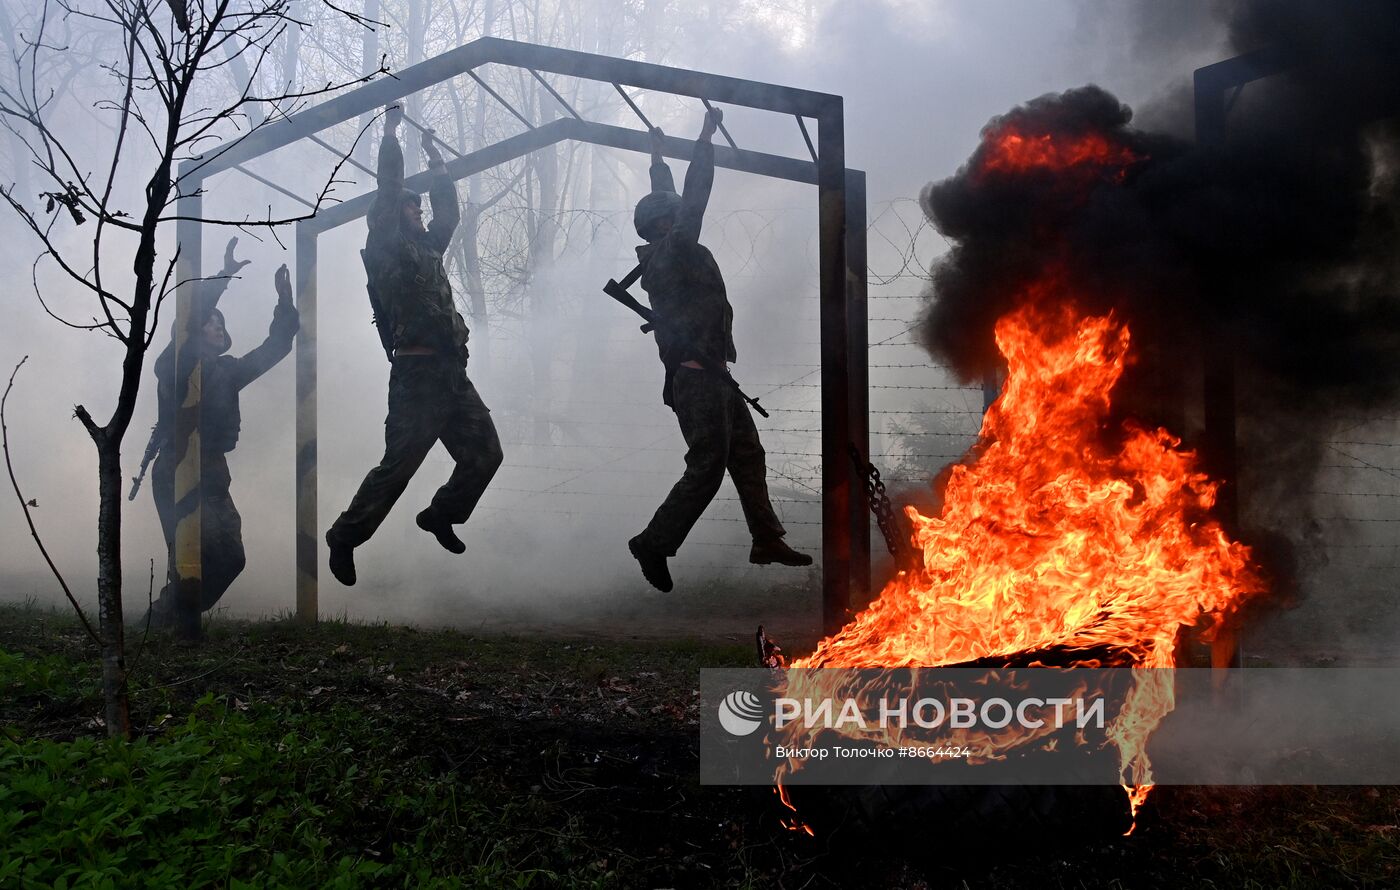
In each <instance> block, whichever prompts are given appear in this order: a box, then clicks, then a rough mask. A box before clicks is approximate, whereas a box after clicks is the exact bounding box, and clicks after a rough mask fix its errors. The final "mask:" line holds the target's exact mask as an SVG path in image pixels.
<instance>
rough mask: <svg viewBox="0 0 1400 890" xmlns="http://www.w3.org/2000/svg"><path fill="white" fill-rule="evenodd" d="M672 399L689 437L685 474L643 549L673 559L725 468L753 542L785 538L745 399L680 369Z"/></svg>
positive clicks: (718, 383)
mask: <svg viewBox="0 0 1400 890" xmlns="http://www.w3.org/2000/svg"><path fill="white" fill-rule="evenodd" d="M671 401H672V407H673V408H674V409H675V411H676V420H677V421H679V422H680V425H681V435H682V436H684V437H685V444H686V452H685V473H684V475H682V476H681V478H680V481H679V482H677V483H676V484H675V485H674V486H672V488H671V493H670V494H668V495H667V496H666V500H665V501H663V502H662V504H661V506H660V507H659V508H657V510H656V515H654V516H652V518H651V522H650V523H649V524H648V525H647V527H646V530H645V531H643V532H642V535H641V541H640V543H641V544H642V546H644V547H646V548H647V549H648V550H652V551H654V552H656V553H661V554H664V555H666V556H675V555H676V551H677V550H679V549H680V546H681V543H682V542H683V541H685V537H686V535H688V534H690V530H691V528H693V527H694V526H695V523H696V522H697V521H698V520H699V519H700V514H701V513H704V512H705V508H706V507H708V506H709V505H710V501H712V500H714V497H715V494H716V493H717V492H718V491H719V486H720V483H721V482H723V481H724V472H725V470H728V471H729V477H730V478H731V479H733V480H734V487H735V488H736V489H738V491H739V504H740V505H741V506H742V507H743V509H744V521H745V522H747V523H748V526H749V534H751V535H752V536H753V539H754V540H755V541H772V540H777V539H778V538H781V537H782V536H783V535H784V534H786V531H785V530H784V529H783V524H782V522H781V521H779V519H778V516H777V514H776V513H774V512H773V504H772V502H771V501H770V500H769V498H768V478H767V477H768V468H767V465H766V463H765V461H764V453H763V443H762V442H760V441H759V440H758V428H757V427H755V426H754V422H753V416H752V415H751V414H749V406H748V405H747V404H745V403H744V400H743V399H741V398H740V397H739V395H738V394H737V393H736V392H734V390H733V389H732V388H731V387H730V386H729V385H728V384H726V383H725V382H724V381H723V380H721V379H720V378H718V377H716V376H715V375H713V374H711V373H709V372H708V371H700V370H696V369H694V368H685V367H681V368H677V369H676V373H675V377H674V379H673V381H672V383H671Z"/></svg>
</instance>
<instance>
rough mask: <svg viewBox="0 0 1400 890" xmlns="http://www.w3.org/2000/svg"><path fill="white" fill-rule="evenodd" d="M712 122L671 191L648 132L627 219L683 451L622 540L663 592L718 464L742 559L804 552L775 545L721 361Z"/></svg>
mask: <svg viewBox="0 0 1400 890" xmlns="http://www.w3.org/2000/svg"><path fill="white" fill-rule="evenodd" d="M721 119H722V114H721V112H720V111H719V110H718V109H710V110H708V111H707V113H706V115H705V123H704V125H703V126H702V127H701V130H700V138H699V141H698V142H696V144H695V154H694V156H693V157H692V158H691V162H690V168H689V169H688V170H687V171H686V175H685V191H684V193H683V194H680V195H678V194H676V187H675V180H674V179H673V178H672V176H671V170H670V168H669V167H667V166H666V162H665V160H663V159H662V156H661V147H662V141H661V140H662V133H661V131H660V130H658V129H655V128H653V129H652V131H651V132H652V158H651V187H652V191H651V194H649V195H647V196H646V197H644V198H642V200H641V201H640V202H638V204H637V209H636V212H635V214H634V216H633V222H634V224H635V226H636V229H637V234H638V235H640V236H641V237H642V238H643V239H644V240H645V241H646V242H647V243H646V244H644V245H642V246H641V247H638V248H637V259H638V261H639V263H640V269H641V283H642V289H643V290H645V291H646V292H647V297H648V298H649V300H650V302H651V308H652V309H653V310H654V312H655V314H656V323H655V325H654V328H655V331H656V345H657V349H658V350H659V352H660V354H661V363H662V365H663V366H664V367H665V369H666V375H665V383H664V385H663V390H662V401H663V402H665V404H667V405H669V406H670V407H671V408H672V410H674V411H675V412H676V420H677V421H678V422H679V423H680V427H681V435H683V436H684V437H685V443H686V447H687V451H686V455H685V465H686V467H685V473H684V474H683V475H682V476H681V478H680V481H678V482H677V483H676V484H675V486H674V487H673V488H672V489H671V493H670V494H669V495H667V496H666V500H665V501H664V502H662V504H661V506H660V507H659V508H658V509H657V511H656V514H655V515H654V516H653V517H652V519H651V522H650V523H649V524H648V525H647V527H646V529H645V530H644V531H643V532H642V533H641V534H639V535H637V536H636V537H634V538H632V539H631V540H630V541H628V542H627V547H628V549H629V550H630V551H631V552H632V555H633V556H634V557H636V559H637V562H638V563H640V564H641V569H642V574H643V576H645V577H646V579H647V580H648V581H649V582H651V584H652V586H654V587H656V588H657V589H658V590H663V591H665V590H670V589H671V587H672V581H671V572H670V569H669V568H668V567H667V565H666V560H667V559H668V558H670V557H672V556H675V555H676V551H677V550H678V549H679V548H680V546H681V544H682V542H684V541H685V538H686V535H687V534H689V533H690V530H691V528H692V527H694V525H695V523H696V521H697V520H699V518H700V514H701V513H703V512H704V510H705V508H706V507H707V506H708V505H709V503H710V501H711V500H713V499H714V496H715V494H716V493H717V492H718V491H719V487H720V483H721V482H723V481H724V473H725V470H728V471H729V475H730V478H732V479H733V480H734V487H735V488H737V489H738V492H739V501H740V503H741V504H742V506H743V509H744V519H745V521H746V522H747V523H748V527H749V533H750V534H751V535H752V536H753V547H752V548H751V549H750V550H749V562H751V563H755V564H758V565H768V564H771V563H781V564H782V565H789V566H805V565H811V564H812V557H810V556H808V555H806V554H804V553H798V552H797V551H795V550H793V549H792V548H791V547H789V546H788V545H787V543H786V542H784V541H783V535H784V534H786V532H785V530H784V529H783V524H782V522H780V521H779V520H778V516H777V514H776V513H774V512H773V505H772V502H771V501H770V500H769V498H768V481H767V467H766V466H765V462H764V452H763V445H762V443H761V442H759V439H758V429H757V428H756V427H755V426H754V421H753V416H752V415H751V414H749V409H748V404H746V402H745V398H744V397H743V394H742V393H740V392H739V391H738V388H737V387H736V386H735V385H734V382H733V378H731V377H729V370H728V369H729V366H728V363H729V362H733V361H735V360H736V358H737V356H736V353H735V351H734V338H733V336H732V333H731V327H732V325H733V320H734V310H733V309H732V308H731V307H730V305H729V298H728V296H727V295H726V293H725V288H724V277H723V276H722V275H721V274H720V270H719V264H718V263H716V262H715V258H714V256H713V255H712V254H711V253H710V251H709V250H708V249H707V248H705V247H704V246H703V245H701V244H700V242H699V238H700V227H701V223H702V222H703V220H704V216H705V207H706V205H707V204H708V203H709V200H710V189H711V187H712V185H713V184H714V177H715V155H714V146H713V144H712V143H711V141H710V139H711V137H712V136H713V135H714V133H715V130H716V129H717V128H718V127H719V125H720V121H721ZM628 277H629V278H631V277H632V276H628Z"/></svg>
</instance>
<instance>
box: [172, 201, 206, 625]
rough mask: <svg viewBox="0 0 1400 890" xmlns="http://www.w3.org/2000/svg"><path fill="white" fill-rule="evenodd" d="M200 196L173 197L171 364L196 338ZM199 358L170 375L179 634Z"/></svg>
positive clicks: (194, 466) (187, 612) (195, 465)
mask: <svg viewBox="0 0 1400 890" xmlns="http://www.w3.org/2000/svg"><path fill="white" fill-rule="evenodd" d="M202 204H203V199H202V198H201V197H200V194H199V184H198V183H195V184H193V185H192V186H191V187H190V188H189V190H188V191H187V192H186V194H185V195H184V196H182V197H181V198H180V199H179V211H180V216H181V219H180V221H179V223H178V224H177V228H176V240H177V242H178V244H179V255H178V258H177V260H176V266H175V279H176V281H178V282H179V286H178V288H177V289H176V294H175V367H176V368H177V369H178V368H180V367H182V366H183V365H184V364H185V361H184V360H183V358H184V356H185V354H186V353H187V352H189V351H191V350H193V351H194V352H195V355H196V356H198V354H199V348H200V346H199V341H198V339H197V335H196V337H194V338H192V337H191V333H192V332H191V330H190V317H191V315H192V314H193V312H194V300H195V292H196V291H197V290H198V288H199V286H200V280H199V279H200V275H201V274H202V273H201V251H202V247H203V233H202V231H201V226H200V224H199V221H198V219H199V215H200V213H201V211H202ZM202 370H203V368H202V363H201V362H200V361H199V359H198V358H196V359H195V361H194V363H193V366H192V367H191V369H190V374H189V377H188V379H187V380H186V382H185V385H184V386H183V393H182V392H181V390H182V387H181V384H180V380H179V375H178V374H177V375H176V380H175V387H174V394H175V397H176V398H177V400H178V401H177V403H176V407H175V438H174V441H173V443H172V444H173V446H174V456H175V459H176V461H177V463H176V466H175V516H176V523H175V579H174V580H175V582H176V587H175V592H176V599H175V605H176V622H177V623H176V628H177V632H178V633H179V634H180V635H181V636H183V637H196V636H198V635H199V599H200V586H201V584H202V583H203V576H204V570H203V547H202V539H201V535H200V530H201V527H202V525H201V519H202V517H201V512H202V511H201V509H200V504H201V501H202V497H201V494H202V487H203V477H202V474H201V468H200V430H201V426H202V424H201V416H200V411H201V407H202V402H201V399H200V395H201V390H200V383H201V379H202V378H201V372H202Z"/></svg>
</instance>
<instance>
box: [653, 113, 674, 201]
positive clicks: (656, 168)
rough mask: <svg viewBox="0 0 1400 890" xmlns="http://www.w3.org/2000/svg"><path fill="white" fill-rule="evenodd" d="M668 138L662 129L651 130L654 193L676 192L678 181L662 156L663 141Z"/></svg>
mask: <svg viewBox="0 0 1400 890" xmlns="http://www.w3.org/2000/svg"><path fill="white" fill-rule="evenodd" d="M665 136H666V134H665V133H663V132H661V128H660V127H652V128H651V170H650V172H651V190H652V191H654V192H675V190H676V180H675V177H673V176H672V175H671V168H670V167H668V166H667V165H666V158H665V157H663V156H662V154H661V144H662V143H661V140H662V139H664V138H665Z"/></svg>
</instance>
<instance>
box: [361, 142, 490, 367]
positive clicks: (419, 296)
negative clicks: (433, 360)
mask: <svg viewBox="0 0 1400 890" xmlns="http://www.w3.org/2000/svg"><path fill="white" fill-rule="evenodd" d="M403 180H404V170H403V151H402V149H400V148H399V142H398V140H397V139H396V138H394V137H393V136H390V135H386V136H385V137H384V139H383V141H382V142H380V144H379V171H378V190H377V192H376V193H375V197H374V203H373V204H372V205H370V210H369V237H368V238H367V239H366V240H365V251H364V261H365V269H366V271H367V272H368V274H369V286H370V288H371V289H372V291H373V293H374V294H375V295H376V296H377V298H378V301H379V303H380V306H379V311H382V312H383V313H384V314H385V315H387V316H388V318H387V322H388V324H387V329H388V332H389V339H390V340H391V341H392V345H393V348H394V349H404V348H409V347H414V348H422V347H426V348H429V349H433V350H436V351H438V352H441V353H442V354H444V355H449V356H450V355H455V356H456V357H457V358H458V359H459V360H460V361H461V362H462V364H466V361H467V323H466V321H464V320H463V319H462V316H461V314H460V313H458V312H457V307H456V304H455V303H454V302H453V301H452V286H451V285H450V284H449V283H448V280H447V270H446V269H445V268H444V266H443V254H444V253H446V251H447V246H448V244H449V243H450V242H451V241H452V233H453V231H455V230H456V228H457V223H458V221H459V220H460V219H461V210H460V208H459V207H458V206H457V190H456V189H455V188H454V187H453V185H452V180H451V179H450V178H449V177H448V175H447V173H446V172H445V171H443V170H438V171H437V172H436V173H435V174H434V176H433V179H432V183H431V185H430V186H429V191H428V196H429V198H430V200H431V201H432V207H433V218H432V222H430V223H429V224H428V226H427V229H426V231H422V232H410V231H408V230H407V229H406V228H405V227H404V225H403V201H404V185H403ZM386 345H387V344H386Z"/></svg>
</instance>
